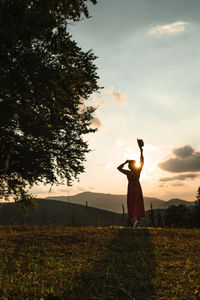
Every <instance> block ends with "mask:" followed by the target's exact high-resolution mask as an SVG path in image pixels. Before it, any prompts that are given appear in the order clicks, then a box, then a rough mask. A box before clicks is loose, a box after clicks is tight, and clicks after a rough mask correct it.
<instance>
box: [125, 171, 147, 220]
mask: <svg viewBox="0 0 200 300" xmlns="http://www.w3.org/2000/svg"><path fill="white" fill-rule="evenodd" d="M140 172H141V168H138V169H137V170H134V171H128V170H126V175H127V178H128V193H127V208H128V218H130V219H133V218H137V219H140V218H143V217H145V209H144V200H143V194H142V188H141V185H140V181H139V179H140Z"/></svg>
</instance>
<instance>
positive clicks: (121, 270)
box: [0, 226, 200, 300]
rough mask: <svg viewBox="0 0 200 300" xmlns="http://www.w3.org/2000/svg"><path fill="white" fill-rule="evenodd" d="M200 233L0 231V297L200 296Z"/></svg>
mask: <svg viewBox="0 0 200 300" xmlns="http://www.w3.org/2000/svg"><path fill="white" fill-rule="evenodd" d="M199 241H200V230H195V229H154V228H151V229H136V230H133V229H129V228H123V227H64V226H62V227H61V226H1V227H0V295H1V296H0V299H3V300H6V299H20V300H21V299H31V300H32V299H69V300H86V299H91V300H97V299H99V300H104V299H105V300H109V299H110V300H111V299H113V300H114V299H115V300H118V299H119V300H120V299H132V300H133V299H135V300H139V299H141V300H145V299H148V300H150V299H191V300H192V299H200V267H199V266H200V242H199Z"/></svg>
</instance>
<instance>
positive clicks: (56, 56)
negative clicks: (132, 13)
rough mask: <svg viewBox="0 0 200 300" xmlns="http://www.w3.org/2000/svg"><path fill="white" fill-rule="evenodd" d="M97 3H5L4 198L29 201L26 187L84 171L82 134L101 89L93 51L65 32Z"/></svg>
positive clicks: (0, 154)
mask: <svg viewBox="0 0 200 300" xmlns="http://www.w3.org/2000/svg"><path fill="white" fill-rule="evenodd" d="M89 1H90V2H92V3H93V4H96V0H88V1H87V0H62V1H58V0H34V1H32V0H15V1H13V0H0V40H1V47H0V179H1V181H0V183H1V186H0V188H1V192H0V194H1V196H2V197H5V198H6V199H8V198H9V197H10V196H11V195H12V196H13V197H14V199H15V201H19V200H24V201H25V202H26V201H27V203H28V202H29V200H30V196H29V195H28V194H27V187H31V186H33V184H38V183H40V182H43V183H45V184H47V183H51V184H58V183H61V182H62V183H63V182H66V183H67V184H68V185H70V184H71V182H72V180H73V179H74V178H77V176H78V175H79V174H80V173H81V172H83V171H84V165H83V162H84V160H85V154H86V153H87V152H88V151H89V149H88V144H87V142H86V141H85V140H84V139H83V137H84V135H85V134H87V133H90V132H94V131H95V129H93V128H91V122H92V119H93V112H94V108H93V107H90V106H87V105H86V103H85V101H86V100H87V98H88V97H89V95H90V94H92V93H93V92H94V91H97V90H98V89H99V86H98V84H97V80H98V76H97V73H96V70H97V68H96V66H95V65H94V63H93V61H94V60H95V59H96V57H95V56H94V54H93V53H92V52H91V51H88V52H83V51H82V50H81V49H80V48H79V47H78V46H77V44H76V42H75V41H73V39H72V37H71V36H70V34H69V33H68V26H69V22H78V21H80V19H81V18H82V16H85V17H87V18H88V17H89V12H88V6H87V3H88V2H89Z"/></svg>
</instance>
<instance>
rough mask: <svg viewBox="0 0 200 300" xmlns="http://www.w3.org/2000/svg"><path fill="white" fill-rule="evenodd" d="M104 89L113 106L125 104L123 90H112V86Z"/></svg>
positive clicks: (125, 99) (126, 99)
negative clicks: (109, 96)
mask: <svg viewBox="0 0 200 300" xmlns="http://www.w3.org/2000/svg"><path fill="white" fill-rule="evenodd" d="M104 91H105V92H106V93H108V94H110V95H111V98H112V101H113V103H114V105H115V106H117V107H120V106H125V105H126V104H127V103H128V98H127V96H126V94H125V93H124V92H122V91H119V92H116V91H114V88H113V87H110V88H105V89H104Z"/></svg>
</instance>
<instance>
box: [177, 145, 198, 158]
mask: <svg viewBox="0 0 200 300" xmlns="http://www.w3.org/2000/svg"><path fill="white" fill-rule="evenodd" d="M193 152H194V149H193V148H192V147H191V146H190V145H186V146H184V147H181V148H176V149H174V150H173V153H174V154H175V155H176V156H177V157H180V158H186V157H189V156H191V155H192V153H193Z"/></svg>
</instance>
